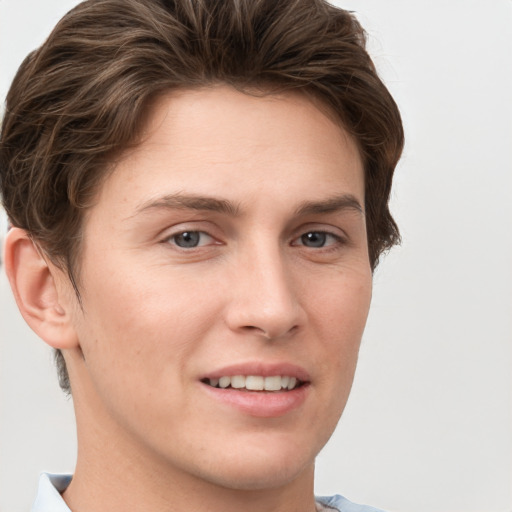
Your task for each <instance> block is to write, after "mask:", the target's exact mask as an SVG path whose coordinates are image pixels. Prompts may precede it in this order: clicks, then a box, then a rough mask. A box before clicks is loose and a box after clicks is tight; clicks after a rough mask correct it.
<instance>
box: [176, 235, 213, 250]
mask: <svg viewBox="0 0 512 512" xmlns="http://www.w3.org/2000/svg"><path fill="white" fill-rule="evenodd" d="M211 239H212V238H211V236H210V235H208V234H206V233H203V232H202V231H183V232H181V233H177V234H176V235H173V236H171V237H170V238H169V240H170V241H172V242H174V244H176V245H177V246H178V247H181V248H182V249H193V248H194V247H200V246H201V245H206V244H208V243H210V242H211Z"/></svg>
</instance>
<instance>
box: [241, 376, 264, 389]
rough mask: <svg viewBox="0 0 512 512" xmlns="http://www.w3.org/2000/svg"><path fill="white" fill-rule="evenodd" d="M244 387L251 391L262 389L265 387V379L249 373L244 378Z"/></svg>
mask: <svg viewBox="0 0 512 512" xmlns="http://www.w3.org/2000/svg"><path fill="white" fill-rule="evenodd" d="M245 387H246V388H247V389H249V390H251V391H263V390H264V389H265V379H264V378H263V377H255V376H254V375H249V376H248V377H247V378H246V379H245Z"/></svg>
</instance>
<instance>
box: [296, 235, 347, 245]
mask: <svg viewBox="0 0 512 512" xmlns="http://www.w3.org/2000/svg"><path fill="white" fill-rule="evenodd" d="M341 242H342V240H341V237H339V236H336V235H333V234H332V233H327V232H326V231H308V232H307V233H304V234H303V235H301V236H300V237H299V238H298V240H297V241H296V242H295V243H294V245H303V246H304V247H311V248H316V249H318V248H322V247H327V246H330V245H334V244H337V243H341Z"/></svg>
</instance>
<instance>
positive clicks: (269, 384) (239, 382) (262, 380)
mask: <svg viewBox="0 0 512 512" xmlns="http://www.w3.org/2000/svg"><path fill="white" fill-rule="evenodd" d="M201 382H203V384H206V385H208V386H211V387H212V388H219V389H236V390H239V391H268V392H275V393H279V392H283V391H292V390H294V389H297V388H299V387H302V386H304V385H305V382H303V381H301V380H299V379H297V378H296V377H293V376H289V375H284V376H280V375H272V376H268V377H264V376H262V375H232V376H228V375H225V376H222V377H219V378H205V379H202V380H201Z"/></svg>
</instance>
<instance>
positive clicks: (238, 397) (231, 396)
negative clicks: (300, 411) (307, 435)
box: [201, 383, 309, 418]
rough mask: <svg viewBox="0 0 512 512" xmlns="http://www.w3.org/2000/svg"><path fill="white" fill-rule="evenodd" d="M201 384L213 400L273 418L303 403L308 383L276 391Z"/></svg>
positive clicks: (245, 412)
mask: <svg viewBox="0 0 512 512" xmlns="http://www.w3.org/2000/svg"><path fill="white" fill-rule="evenodd" d="M201 385H202V386H203V388H204V390H205V391H206V392H207V393H208V394H209V395H210V396H212V397H213V398H214V399H215V400H218V401H220V402H222V403H224V404H227V405H228V406H231V407H234V408H235V409H238V410H239V411H241V412H242V413H244V414H248V415H250V416H256V417H259V418H275V417H279V416H284V415H285V414H287V413H289V412H292V411H293V410H295V409H297V408H299V407H300V406H301V405H302V404H303V403H304V401H305V400H306V397H307V394H308V390H309V385H308V384H303V385H302V386H300V387H298V388H295V389H292V390H291V391H278V392H276V391H242V390H238V389H233V388H226V389H222V388H214V387H212V386H209V385H208V384H204V383H201Z"/></svg>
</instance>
